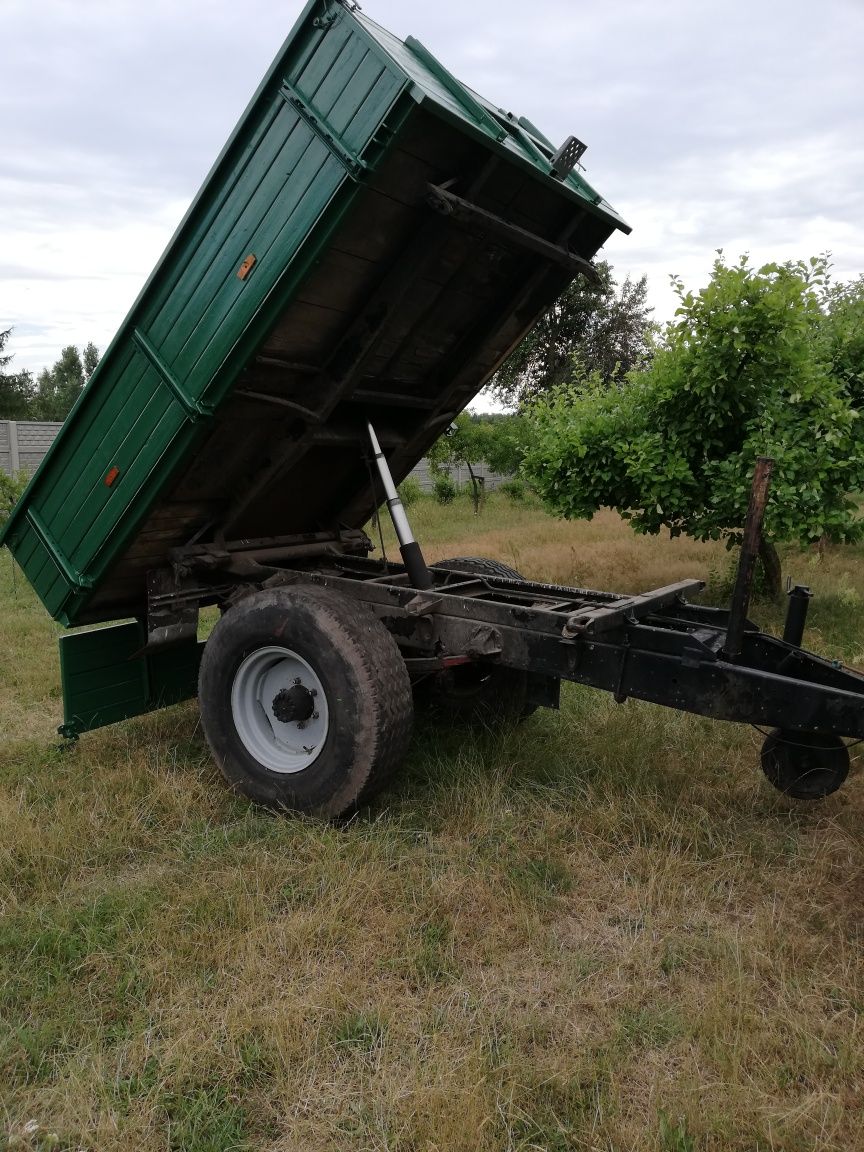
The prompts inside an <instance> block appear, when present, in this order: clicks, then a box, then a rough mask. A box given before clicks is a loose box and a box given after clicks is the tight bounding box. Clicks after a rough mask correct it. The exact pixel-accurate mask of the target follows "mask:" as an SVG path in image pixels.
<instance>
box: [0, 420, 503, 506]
mask: <svg viewBox="0 0 864 1152" xmlns="http://www.w3.org/2000/svg"><path fill="white" fill-rule="evenodd" d="M61 427H62V424H61V423H60V422H59V421H48V420H0V469H2V471H4V472H5V473H6V474H7V475H9V476H12V475H14V474H15V473H16V472H20V471H22V470H23V471H25V472H31V473H32V472H35V471H36V468H37V467H38V465H39V463H40V461H41V460H42V457H43V456H44V455H45V453H46V452H47V451H48V449H49V448H50V447H51V444H52V442H53V440H54V437H55V436H56V435H57V433H58V432H59V431H60V429H61ZM449 472H450V477H451V479H452V480H453V482H454V483H455V484H457V485H458V486H459V487H460V488H467V487H470V485H471V476H470V474H469V472H468V469H467V468H465V467H461V466H460V467H459V468H451V469H449ZM474 472H475V474H476V475H477V476H482V477H483V478H484V482H485V485H486V491H487V492H493V491H494V490H495V489H496V488H497V487H498V486H499V485H500V484H503V483H504V481H505V480H508V479H510V477H508V476H501V475H499V473H497V472H491V471H490V470H489V469H488V468H487V467H486V465H485V464H477V465H475V467H474ZM411 475H412V476H413V477H415V479H416V480H417V482H418V483H419V485H420V487H421V488H422V489H423V491H424V492H431V491H432V483H433V477H432V475H431V473H430V471H429V461H428V460H425V459H424V460H421V461H420V463H419V464H418V465H417V467H416V468H415V469H414V470H413V471H412V473H411Z"/></svg>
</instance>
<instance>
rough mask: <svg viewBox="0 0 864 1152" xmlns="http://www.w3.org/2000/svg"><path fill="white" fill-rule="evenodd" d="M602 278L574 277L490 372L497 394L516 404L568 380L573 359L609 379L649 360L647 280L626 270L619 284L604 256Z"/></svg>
mask: <svg viewBox="0 0 864 1152" xmlns="http://www.w3.org/2000/svg"><path fill="white" fill-rule="evenodd" d="M596 267H597V272H598V273H599V283H598V284H592V283H591V282H590V281H588V280H586V279H585V278H584V277H582V276H580V277H577V279H575V280H574V281H573V282H572V283H571V284H570V286H569V287H568V288H567V289H566V290H565V291H564V292H563V293H562V294H561V296H559V298H558V299H557V300H556V301H555V303H554V304H553V305H552V307H551V308H550V309H549V310H548V311H547V312H546V314H545V315H544V316H543V317H542V318H541V320H540V321H539V322H538V323H537V324H536V325H535V327H534V328H532V330H531V331H530V332H529V333H528V335H527V336H526V337H525V339H524V340H523V341H522V343H521V344H519V346H518V347H517V348H516V349H515V350H514V351H513V352H512V353H511V354H510V356H509V357H508V359H507V360H506V361H505V362H504V364H502V366H501V367H500V368H499V369H498V371H497V372H496V373H495V375H494V376H493V378H492V382H491V386H492V390H493V392H494V394H495V395H496V396H497V398H498V399H499V400H500V401H501V402H502V403H504V404H507V405H508V406H515V405H519V404H522V403H524V402H525V401H528V400H531V399H533V398H535V397H537V396H540V395H542V394H543V393H545V392H547V391H549V389H550V388H554V387H556V386H558V385H559V384H564V383H566V382H568V381H569V380H570V379H571V377H572V375H573V365H574V361H578V362H579V363H580V364H581V365H582V366H583V368H584V369H585V370H586V371H587V372H598V373H599V374H600V376H601V378H602V379H603V380H604V381H606V382H607V383H611V382H612V381H613V380H615V379H618V378H620V377H622V376H623V375H624V374H626V373H627V372H629V371H631V370H632V369H634V368H642V367H644V366H645V365H646V364H647V363H648V362H649V360H650V358H651V354H652V350H653V344H654V337H655V334H656V327H657V326H656V324H654V322H653V321H652V320H651V312H652V309H651V308H650V307H649V305H648V301H647V297H648V280H647V277H645V276H642V277H641V278H640V279H639V280H635V281H634V280H631V279H630V277H629V276H628V277H627V278H626V279H625V280H624V283H623V284H622V285H621V286H620V288H619V286H618V284H617V282H616V280H615V278H614V276H613V274H612V269H611V268H610V266H609V264H608V263H606V261H600V262H599V263H598V264H597V266H596Z"/></svg>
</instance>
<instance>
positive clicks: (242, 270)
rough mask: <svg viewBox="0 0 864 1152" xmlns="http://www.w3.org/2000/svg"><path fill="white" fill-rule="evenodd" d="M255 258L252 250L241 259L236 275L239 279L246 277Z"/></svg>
mask: <svg viewBox="0 0 864 1152" xmlns="http://www.w3.org/2000/svg"><path fill="white" fill-rule="evenodd" d="M255 260H256V256H255V254H254V253H253V252H250V253H249V255H248V256H247V257H246V259H245V260H244V261H243V263H242V264H241V265H240V267H239V268H238V269H237V275H238V277H239V278H240V279H241V280H245V279H246V277H247V276H248V275H249V273H250V272H251V271H252V267H253V265H254V264H255Z"/></svg>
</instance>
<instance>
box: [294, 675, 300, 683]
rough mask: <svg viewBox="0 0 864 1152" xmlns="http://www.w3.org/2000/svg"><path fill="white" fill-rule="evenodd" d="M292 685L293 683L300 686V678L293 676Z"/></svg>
mask: <svg viewBox="0 0 864 1152" xmlns="http://www.w3.org/2000/svg"><path fill="white" fill-rule="evenodd" d="M294 683H295V684H301V683H302V681H301V679H300V677H299V676H295V677H294Z"/></svg>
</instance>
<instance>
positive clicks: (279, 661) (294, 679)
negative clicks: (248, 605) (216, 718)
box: [231, 645, 330, 773]
mask: <svg viewBox="0 0 864 1152" xmlns="http://www.w3.org/2000/svg"><path fill="white" fill-rule="evenodd" d="M297 688H299V689H301V690H302V691H301V692H300V693H297V692H295V694H294V696H295V697H296V698H299V704H300V712H299V714H300V716H301V719H299V720H297V719H290V720H288V721H285V720H282V719H280V718H279V717H278V716H277V715H276V711H279V710H281V711H282V712H283V714H284V712H285V710H286V707H287V708H288V709H289V711H290V710H291V705H290V704H289V703H288V701H289V700H290V699H291V698H290V697H287V696H286V695H282V696H280V693H281V694H287V693H288V692H289V691H290V690H291V689H297ZM304 692H305V693H306V695H303V693H304ZM308 708H312V712H311V715H309V716H304V713H305V712H306V711H307V710H308ZM295 711H296V707H295ZM231 715H232V717H233V720H234V727H235V728H236V730H237V735H238V736H239V737H240V739H241V741H242V742H243V746H244V747H245V748H246V751H247V752H248V753H249V754H250V755H251V756H253V757H254V758H255V759H256V760H257V761H258V762H259V764H262V765H263V766H264V767H265V768H269V770H270V771H271V772H287V773H290V772H302V771H303V769H304V768H308V767H309V765H310V764H313V763H314V762H315V761H316V760H317V759H318V757H319V755H320V754H321V749H322V748H323V747H324V741H325V740H326V739H327V732H328V730H329V728H330V715H329V711H328V708H327V697H326V695H325V693H324V688H323V685H322V684H321V681H320V679H319V678H318V676H317V674H316V673H315V671H314V669H313V668H312V667H311V665H310V664H307V662H306V661H305V660H304V659H303V657H302V656H298V655H297V653H296V652H292V651H291V649H290V648H282V647H279V646H277V645H271V646H269V647H267V648H258V649H256V651H254V652H251V653H250V654H249V655H248V656H247V657H246V659H245V660H244V661H243V663H242V664H241V665H240V667H239V668H238V669H237V672H236V674H235V676H234V683H233V685H232V686H231Z"/></svg>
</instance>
